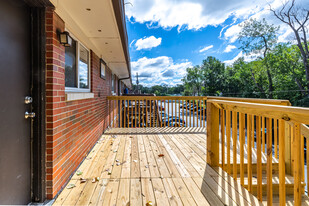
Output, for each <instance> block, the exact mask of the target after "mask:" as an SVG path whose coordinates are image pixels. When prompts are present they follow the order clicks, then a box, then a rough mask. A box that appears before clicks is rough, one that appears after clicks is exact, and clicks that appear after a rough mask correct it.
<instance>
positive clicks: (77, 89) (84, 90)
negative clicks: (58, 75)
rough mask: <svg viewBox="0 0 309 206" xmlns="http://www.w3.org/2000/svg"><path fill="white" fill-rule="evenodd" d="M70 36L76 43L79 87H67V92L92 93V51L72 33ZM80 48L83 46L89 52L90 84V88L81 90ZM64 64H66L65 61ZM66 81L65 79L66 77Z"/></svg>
mask: <svg viewBox="0 0 309 206" xmlns="http://www.w3.org/2000/svg"><path fill="white" fill-rule="evenodd" d="M70 36H71V37H72V39H73V40H74V41H76V51H75V55H76V70H77V72H76V75H77V77H76V80H77V87H66V86H65V92H91V61H90V60H91V58H90V55H91V54H90V49H88V48H87V47H86V46H85V45H84V44H83V43H82V42H81V41H79V40H78V38H76V37H75V36H74V35H72V33H71V32H70ZM80 46H83V47H84V48H85V49H86V50H87V51H88V54H89V55H88V84H89V88H88V89H85V88H80V82H79V61H80ZM64 64H65V60H64ZM64 80H65V77H64Z"/></svg>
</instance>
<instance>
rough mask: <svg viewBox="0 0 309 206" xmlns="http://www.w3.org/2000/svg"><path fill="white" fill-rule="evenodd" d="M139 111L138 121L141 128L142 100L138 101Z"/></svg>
mask: <svg viewBox="0 0 309 206" xmlns="http://www.w3.org/2000/svg"><path fill="white" fill-rule="evenodd" d="M137 107H138V108H137V111H138V121H137V125H138V126H137V127H141V102H140V100H138V103H137Z"/></svg>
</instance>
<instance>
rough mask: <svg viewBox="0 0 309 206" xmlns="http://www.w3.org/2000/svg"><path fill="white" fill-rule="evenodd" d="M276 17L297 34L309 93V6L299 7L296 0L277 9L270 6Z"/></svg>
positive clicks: (291, 0)
mask: <svg viewBox="0 0 309 206" xmlns="http://www.w3.org/2000/svg"><path fill="white" fill-rule="evenodd" d="M270 10H271V11H272V12H273V14H274V15H275V17H277V18H278V19H279V20H280V21H282V22H283V23H285V24H287V25H288V26H289V27H290V28H291V29H292V30H293V33H294V35H295V38H296V41H297V46H298V48H299V50H300V53H301V56H302V61H303V65H304V68H305V72H306V81H307V82H306V85H307V93H308V94H309V49H308V41H307V32H308V22H309V8H297V7H296V6H295V0H290V1H287V2H285V3H283V5H282V7H281V8H280V9H278V10H277V11H275V10H273V9H272V8H271V7H270Z"/></svg>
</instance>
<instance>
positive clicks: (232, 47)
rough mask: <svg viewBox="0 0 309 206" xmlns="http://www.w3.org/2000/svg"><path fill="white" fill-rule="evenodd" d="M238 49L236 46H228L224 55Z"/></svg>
mask: <svg viewBox="0 0 309 206" xmlns="http://www.w3.org/2000/svg"><path fill="white" fill-rule="evenodd" d="M236 48H237V47H236V46H234V45H227V47H226V48H225V49H224V51H223V52H224V53H229V52H231V51H232V50H233V49H236Z"/></svg>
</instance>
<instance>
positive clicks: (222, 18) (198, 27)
mask: <svg viewBox="0 0 309 206" xmlns="http://www.w3.org/2000/svg"><path fill="white" fill-rule="evenodd" d="M298 1H299V2H305V0H298ZM129 2H130V3H127V4H126V5H125V7H126V16H127V30H128V36H129V44H130V48H129V50H130V57H131V67H132V75H133V82H134V83H135V81H136V79H135V74H136V72H138V73H139V76H140V83H141V84H143V85H145V86H152V85H156V84H167V85H170V86H172V85H176V84H179V83H181V79H182V78H183V76H184V75H185V74H186V68H187V67H192V66H194V65H198V64H201V63H202V60H203V59H205V58H206V57H207V56H214V57H216V58H218V59H219V60H221V61H223V62H225V63H226V65H229V64H232V63H233V61H235V60H236V59H237V58H238V57H242V56H244V55H243V54H242V52H241V51H240V50H239V49H238V48H239V43H238V41H237V35H238V33H239V31H240V27H239V24H240V23H241V22H243V21H244V20H246V19H248V18H256V19H258V20H259V19H262V18H265V19H266V20H268V21H269V23H273V24H275V25H280V26H281V27H280V30H279V41H287V40H288V39H289V38H291V37H290V36H291V31H290V30H289V29H288V28H287V26H285V25H282V24H281V22H279V21H277V20H276V19H275V18H274V17H273V16H272V14H271V12H270V11H269V9H268V8H269V6H268V5H269V4H271V5H272V7H273V8H277V7H278V6H280V5H281V0H273V1H266V0H265V1H264V0H229V1H227V0H177V1H176V0H130V1H129ZM244 57H245V60H248V61H249V60H250V59H252V57H250V56H244Z"/></svg>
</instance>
